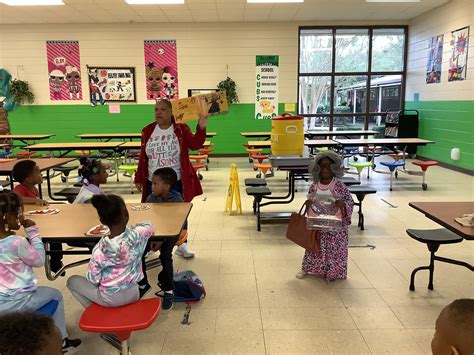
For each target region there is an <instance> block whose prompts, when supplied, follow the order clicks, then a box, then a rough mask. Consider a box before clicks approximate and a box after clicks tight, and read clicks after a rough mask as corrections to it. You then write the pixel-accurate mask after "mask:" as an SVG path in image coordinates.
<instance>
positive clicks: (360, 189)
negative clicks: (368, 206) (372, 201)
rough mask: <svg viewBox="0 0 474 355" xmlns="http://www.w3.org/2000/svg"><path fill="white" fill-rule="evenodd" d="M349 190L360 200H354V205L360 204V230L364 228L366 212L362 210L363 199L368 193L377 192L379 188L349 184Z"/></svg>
mask: <svg viewBox="0 0 474 355" xmlns="http://www.w3.org/2000/svg"><path fill="white" fill-rule="evenodd" d="M348 190H349V192H350V193H351V194H353V195H355V196H356V197H357V201H358V202H354V205H356V206H359V211H358V213H359V223H358V224H357V226H358V227H360V230H364V213H363V212H362V201H364V198H365V196H366V195H369V194H375V193H376V192H377V190H375V189H373V188H371V187H368V186H361V185H359V186H349V187H348Z"/></svg>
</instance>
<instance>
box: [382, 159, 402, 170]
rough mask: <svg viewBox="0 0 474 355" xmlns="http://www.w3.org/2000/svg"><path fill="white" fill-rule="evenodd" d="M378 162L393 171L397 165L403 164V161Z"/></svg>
mask: <svg viewBox="0 0 474 355" xmlns="http://www.w3.org/2000/svg"><path fill="white" fill-rule="evenodd" d="M380 164H382V165H383V166H386V167H387V168H389V169H390V171H394V170H395V169H396V168H398V167H399V166H405V162H403V161H382V162H380Z"/></svg>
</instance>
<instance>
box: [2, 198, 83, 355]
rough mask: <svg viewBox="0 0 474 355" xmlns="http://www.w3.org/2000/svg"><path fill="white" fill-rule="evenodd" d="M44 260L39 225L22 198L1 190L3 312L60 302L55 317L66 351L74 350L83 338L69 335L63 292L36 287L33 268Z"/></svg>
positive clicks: (40, 264) (34, 309)
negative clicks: (25, 211)
mask: <svg viewBox="0 0 474 355" xmlns="http://www.w3.org/2000/svg"><path fill="white" fill-rule="evenodd" d="M20 226H23V227H24V228H25V232H26V237H20V236H17V235H16V234H15V232H14V231H17V230H18V229H20ZM44 260H45V251H44V246H43V243H42V241H41V237H40V234H39V230H38V227H37V226H36V225H35V223H34V222H33V221H30V220H28V219H24V217H23V206H22V203H21V201H20V198H19V197H18V195H16V194H15V193H13V192H10V191H3V192H0V314H5V313H10V312H15V311H36V310H37V309H39V308H41V307H43V306H44V305H45V304H47V303H48V302H50V301H53V300H55V301H57V302H58V303H59V304H58V308H57V309H56V312H54V314H53V317H52V318H53V320H54V322H55V324H56V326H57V327H58V328H59V330H60V331H61V335H62V339H63V343H62V349H63V352H68V351H72V350H74V349H76V348H78V347H79V346H80V345H81V341H80V340H78V339H69V338H68V337H67V331H66V325H65V323H64V303H63V296H62V294H61V292H60V291H59V290H57V289H55V288H51V287H44V286H37V280H36V275H35V273H34V271H33V267H42V266H43V265H44Z"/></svg>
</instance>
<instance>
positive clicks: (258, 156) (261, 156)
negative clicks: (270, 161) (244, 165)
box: [252, 154, 268, 164]
mask: <svg viewBox="0 0 474 355" xmlns="http://www.w3.org/2000/svg"><path fill="white" fill-rule="evenodd" d="M267 158H268V154H252V159H255V160H257V161H258V162H259V164H262V162H263V161H264V160H265V159H267Z"/></svg>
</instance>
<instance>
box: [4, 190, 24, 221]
mask: <svg viewBox="0 0 474 355" xmlns="http://www.w3.org/2000/svg"><path fill="white" fill-rule="evenodd" d="M21 207H22V203H21V200H20V197H19V196H18V195H17V194H16V193H14V192H13V191H9V190H4V191H0V213H1V216H0V218H1V220H5V218H6V216H7V215H8V214H10V213H12V214H19V213H20V212H21Z"/></svg>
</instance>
